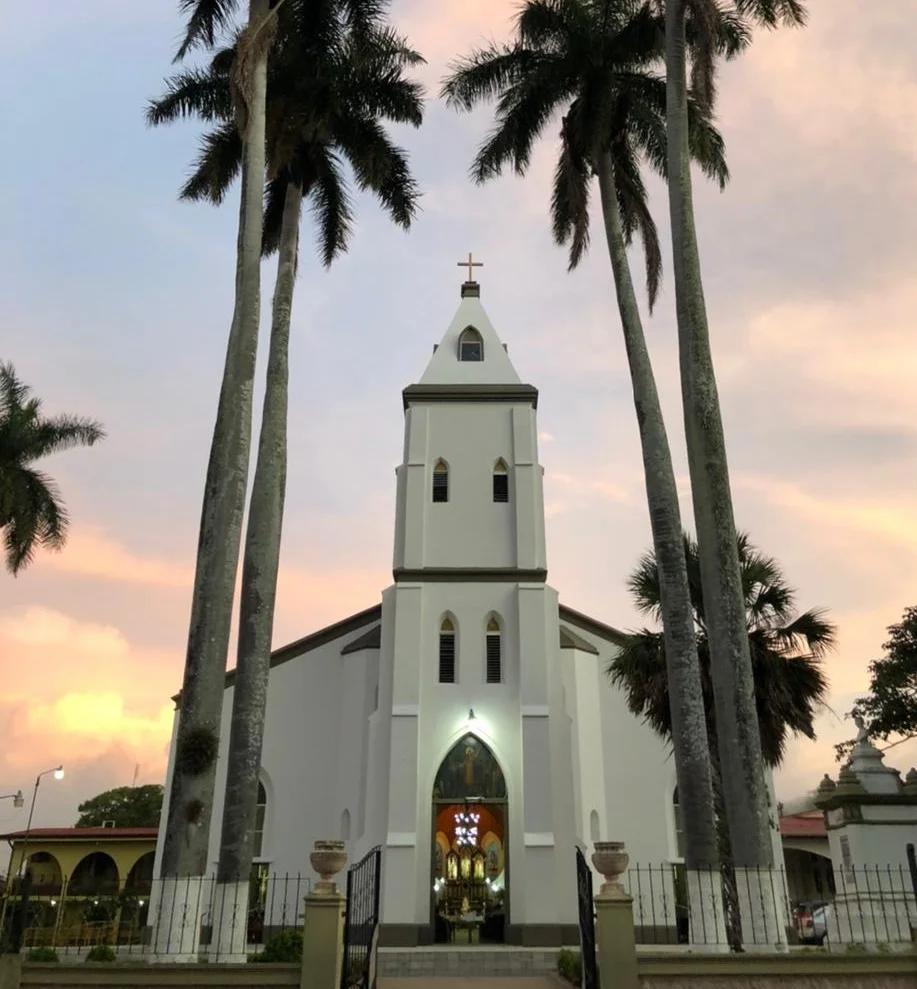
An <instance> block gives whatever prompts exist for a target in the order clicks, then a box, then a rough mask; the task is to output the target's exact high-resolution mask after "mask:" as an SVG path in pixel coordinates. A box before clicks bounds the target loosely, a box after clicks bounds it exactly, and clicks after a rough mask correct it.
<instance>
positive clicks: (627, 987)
mask: <svg viewBox="0 0 917 989" xmlns="http://www.w3.org/2000/svg"><path fill="white" fill-rule="evenodd" d="M627 862H628V855H627V852H625V851H624V843H623V842H620V841H597V842H596V843H595V851H594V852H593V854H592V864H593V865H594V866H595V867H596V869H598V871H599V872H600V873H601V874H602V875H603V876H604V878H605V882H604V883H602V888H601V890H599V894H598V896H596V898H595V920H596V930H595V939H596V948H597V955H598V962H599V985H600V986H601V989H640V978H639V975H638V974H637V946H636V942H635V940H634V908H633V899H632V898H631V897H630V896H628V895H627V893H626V892H625V891H624V887H623V886H622V885H621V882H620V880H621V876H622V875H623V874H624V870H625V869H626V868H627Z"/></svg>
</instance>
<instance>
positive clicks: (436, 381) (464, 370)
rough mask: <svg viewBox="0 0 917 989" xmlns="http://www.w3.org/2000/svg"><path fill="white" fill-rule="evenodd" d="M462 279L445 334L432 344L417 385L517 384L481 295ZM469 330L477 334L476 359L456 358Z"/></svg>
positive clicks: (514, 371)
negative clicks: (479, 348) (478, 355)
mask: <svg viewBox="0 0 917 989" xmlns="http://www.w3.org/2000/svg"><path fill="white" fill-rule="evenodd" d="M469 285H471V286H474V287H475V288H477V285H476V283H474V282H472V283H466V285H465V286H463V289H462V301H461V303H460V304H459V307H458V309H457V310H456V313H455V316H454V317H453V319H452V322H451V323H450V324H449V329H448V330H446V335H445V336H444V337H443V338H442V340H441V341H440V342H439V345H438V346H437V347H436V348H435V350H434V352H433V356H432V357H431V358H430V362H429V363H428V364H427V368H426V370H425V371H424V373H423V375H422V376H421V378H420V384H421V385H519V384H520V383H521V382H520V379H519V375H518V374H517V373H516V369H515V368H514V367H513V364H512V361H510V359H509V354H507V352H506V350H505V348H504V346H503V344H502V343H501V342H500V339H499V337H498V336H497V332H496V330H495V329H494V328H493V324H492V323H491V322H490V320H489V319H488V317H487V313H486V312H485V311H484V307H483V306H482V305H481V299H480V297H479V296H478V295H476V294H472V293H471V292H470V291H469V290H468V289H469ZM466 330H470V332H471V334H472V335H473V334H474V332H475V331H476V332H477V334H479V335H480V343H481V346H482V354H481V358H480V359H475V360H460V359H459V342H460V340H461V338H462V334H463V333H465V331H466Z"/></svg>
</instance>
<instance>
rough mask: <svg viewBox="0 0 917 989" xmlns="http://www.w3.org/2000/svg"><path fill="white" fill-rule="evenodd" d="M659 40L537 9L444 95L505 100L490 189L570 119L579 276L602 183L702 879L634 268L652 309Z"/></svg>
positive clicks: (718, 154)
mask: <svg viewBox="0 0 917 989" xmlns="http://www.w3.org/2000/svg"><path fill="white" fill-rule="evenodd" d="M659 29H660V22H659V20H658V18H657V17H656V16H654V15H653V13H652V11H651V10H650V8H649V7H648V6H647V5H646V4H645V3H640V2H635V0H613V2H612V0H609V2H605V3H600V2H595V0H529V2H527V3H526V4H525V5H524V6H523V7H522V9H521V11H520V13H519V15H518V18H517V21H516V38H515V40H514V41H513V42H512V43H511V44H509V45H503V46H497V45H491V46H490V47H487V48H484V49H481V50H477V51H474V52H473V53H472V54H471V55H470V56H469V57H468V58H465V59H463V60H461V61H459V62H458V63H456V64H455V65H454V66H453V71H452V74H451V76H450V77H449V78H448V80H447V81H446V83H445V85H444V87H443V94H444V96H445V97H446V99H447V100H448V101H449V102H450V103H451V104H453V105H456V106H458V107H460V108H463V109H470V108H471V107H472V106H474V105H475V104H476V103H477V102H479V101H482V100H485V99H487V98H496V99H497V110H496V120H497V122H496V127H495V129H494V130H493V132H492V133H491V135H490V136H489V138H488V139H487V140H486V141H485V142H484V144H483V145H482V147H481V148H480V150H479V152H478V155H477V157H476V159H475V162H474V165H473V175H474V177H475V179H476V180H477V181H479V182H483V181H485V180H487V179H490V178H492V177H494V176H496V175H498V174H499V173H500V172H501V170H502V168H503V167H504V166H507V165H510V166H512V167H513V168H514V169H515V171H516V172H517V173H519V174H524V173H525V171H526V169H527V166H528V164H529V159H530V154H531V149H532V146H533V144H534V142H535V140H536V138H537V137H538V136H539V135H540V134H541V132H542V130H543V129H544V127H545V126H546V124H547V123H548V121H549V120H550V119H551V118H552V115H553V113H554V112H555V111H556V110H559V109H563V110H564V111H565V116H564V118H563V126H562V131H561V145H560V154H559V158H558V162H557V167H556V171H555V176H554V188H553V197H552V215H553V225H554V236H555V239H556V240H557V242H558V243H561V244H566V243H568V242H569V245H570V249H569V261H570V268H573V267H575V266H576V264H577V263H578V262H579V261H580V259H581V257H582V256H583V254H584V252H585V251H586V249H587V247H588V243H589V213H588V206H589V195H590V188H591V183H592V178H593V177H597V179H598V185H599V193H600V199H601V204H602V215H603V218H604V226H605V236H606V241H607V245H608V254H609V259H610V262H611V269H612V275H613V280H614V287H615V292H616V297H617V303H618V312H619V314H620V319H621V326H622V329H623V331H624V344H625V349H626V352H627V359H628V366H629V369H630V376H631V384H632V388H633V397H634V405H635V408H636V413H637V422H638V426H639V431H640V442H641V448H642V455H643V465H644V476H645V484H646V493H647V500H648V503H649V513H650V524H651V528H652V534H653V545H654V547H655V551H656V555H657V557H658V559H659V561H660V572H661V575H662V613H663V625H664V629H665V638H666V644H667V649H666V657H667V660H668V677H669V683H670V685H671V690H670V691H669V693H668V699H669V701H670V703H671V719H672V722H673V724H674V725H675V731H674V750H675V762H676V768H677V774H678V780H679V787H680V788H681V789H680V792H682V793H683V794H684V798H683V799H684V803H685V807H686V813H685V819H686V821H687V822H688V828H687V831H686V858H687V861H688V862H689V864H691V865H692V866H693V865H697V866H701V865H709V864H711V863H713V862H715V861H716V857H717V843H716V831H715V824H714V813H713V790H712V782H711V774H710V766H709V762H708V745H707V737H706V732H705V719H704V711H703V697H702V692H701V681H700V672H699V668H698V659H697V652H696V648H695V641H694V630H693V624H692V619H691V602H690V597H689V594H688V581H687V574H686V571H685V559H684V553H683V551H682V544H681V532H682V526H681V518H680V513H679V507H678V494H677V489H676V485H675V476H674V472H673V469H672V459H671V454H670V451H669V445H668V439H667V437H666V430H665V423H664V421H663V417H662V409H661V407H660V404H659V396H658V394H657V389H656V382H655V378H654V375H653V368H652V364H651V362H650V357H649V353H648V350H647V346H646V339H645V337H644V332H643V325H642V321H641V316H640V310H639V307H638V305H637V296H636V292H635V290H634V285H633V281H632V278H631V272H630V266H629V263H628V258H627V247H628V245H629V244H630V242H631V239H632V238H633V236H634V234H639V235H640V237H641V239H642V243H643V249H644V254H645V260H646V274H647V289H648V294H649V302H650V307H651V308H652V305H653V303H654V302H655V298H656V293H657V290H658V285H659V277H660V270H661V253H660V249H659V242H658V238H657V234H656V227H655V224H654V222H653V219H652V217H651V215H650V212H649V209H648V206H647V196H646V189H645V187H644V183H643V179H642V176H641V164H642V163H643V162H646V163H647V164H648V165H649V166H650V167H651V168H653V169H654V170H655V171H657V172H658V173H660V174H662V175H664V174H665V162H666V150H665V143H666V141H665V81H664V80H663V79H661V78H660V77H658V76H657V75H655V74H654V72H653V67H654V66H658V65H659V64H660V61H661V51H660V48H659V38H660V32H659ZM691 118H692V120H691V122H692V128H691V154H692V156H693V158H694V159H695V160H696V161H697V162H698V163H699V164H700V166H701V167H702V168H703V170H704V171H705V172H706V173H707V174H708V175H711V176H713V177H715V178H716V179H718V180H719V182H720V183H721V184H722V183H724V182H725V180H726V178H727V170H726V165H725V161H724V158H723V147H722V142H721V140H720V137H719V134H718V133H717V132H716V130H715V129H714V128H713V126H712V124H711V123H710V120H709V118H708V117H707V116H706V115H704V114H703V113H701V112H700V111H699V109H698V107H697V106H696V104H695V103H694V102H693V101H692V103H691Z"/></svg>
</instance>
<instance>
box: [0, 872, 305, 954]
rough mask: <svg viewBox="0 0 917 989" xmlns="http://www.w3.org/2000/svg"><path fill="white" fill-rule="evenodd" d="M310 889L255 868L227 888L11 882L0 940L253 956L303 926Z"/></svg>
mask: <svg viewBox="0 0 917 989" xmlns="http://www.w3.org/2000/svg"><path fill="white" fill-rule="evenodd" d="M310 889H311V879H310V878H308V877H306V876H303V875H299V874H294V873H288V874H279V873H272V874H264V873H257V874H255V875H253V876H252V879H251V881H250V882H249V883H247V884H246V883H242V884H237V885H233V886H225V885H222V884H218V883H217V881H216V877H215V876H205V877H203V878H187V879H177V880H172V879H156V880H152V881H148V882H146V883H139V884H138V883H133V884H129V885H128V884H119V883H114V882H100V883H98V884H96V885H95V886H94V887H89V886H86V885H85V884H83V885H82V886H77V887H73V886H72V885H71V884H70V883H69V882H68V880H67V878H66V877H63V878H62V879H61V880H60V881H56V882H51V883H48V882H45V883H42V884H41V885H40V886H38V885H36V886H31V887H30V888H27V889H23V888H22V885H21V884H20V883H19V882H18V881H16V882H13V883H11V884H10V885H9V886H8V887H7V888H6V890H5V891H4V893H3V897H2V900H0V940H2V941H3V943H4V944H5V945H10V944H12V943H15V940H16V939H18V938H19V937H21V945H22V948H23V949H26V950H28V949H32V948H51V949H53V950H54V951H56V952H57V953H58V954H75V955H80V954H84V953H86V952H88V951H89V950H91V949H92V948H93V947H95V946H97V945H107V946H109V947H112V948H114V949H115V951H116V953H117V954H118V955H147V954H153V953H161V954H164V955H169V954H174V953H181V952H183V951H187V950H193V951H198V952H200V954H201V955H202V956H206V957H209V958H210V959H211V960H214V961H216V960H219V958H220V956H221V955H225V954H229V953H234V954H238V953H239V952H240V950H241V951H243V952H245V953H247V954H250V955H251V954H255V955H257V954H258V952H259V951H260V950H261V949H262V948H263V946H264V944H265V943H266V942H267V941H268V940H269V939H270V938H272V937H273V936H274V935H277V934H281V933H283V932H285V931H292V930H301V929H302V924H303V900H304V898H305V896H306V894H307V893H308V892H309V890H310ZM195 917H196V918H197V923H196V925H195V924H194V921H193V918H195ZM221 917H224V918H225V917H230V918H231V921H230V927H234V928H235V932H236V936H235V937H232V938H230V937H227V936H226V935H225V934H221V933H220V930H221V929H222V930H225V927H226V924H225V922H224V924H223V925H220V924H219V918H221ZM189 918H191V919H190V920H189ZM195 926H196V937H195ZM243 929H244V934H243V933H242V931H243ZM20 931H21V934H20Z"/></svg>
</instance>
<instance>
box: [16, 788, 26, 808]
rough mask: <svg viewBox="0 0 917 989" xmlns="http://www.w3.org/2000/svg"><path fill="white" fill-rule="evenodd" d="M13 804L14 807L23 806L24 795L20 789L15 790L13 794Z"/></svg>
mask: <svg viewBox="0 0 917 989" xmlns="http://www.w3.org/2000/svg"><path fill="white" fill-rule="evenodd" d="M13 806H14V807H23V806H25V797H24V796H23V795H22V790H17V792H16V794H15V795H14V797H13Z"/></svg>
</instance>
